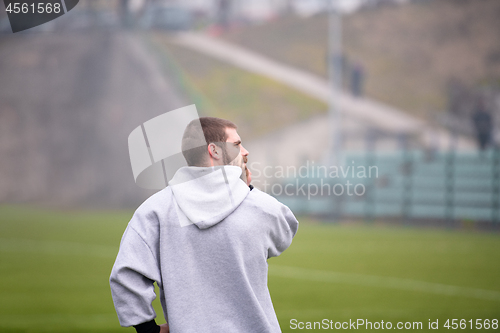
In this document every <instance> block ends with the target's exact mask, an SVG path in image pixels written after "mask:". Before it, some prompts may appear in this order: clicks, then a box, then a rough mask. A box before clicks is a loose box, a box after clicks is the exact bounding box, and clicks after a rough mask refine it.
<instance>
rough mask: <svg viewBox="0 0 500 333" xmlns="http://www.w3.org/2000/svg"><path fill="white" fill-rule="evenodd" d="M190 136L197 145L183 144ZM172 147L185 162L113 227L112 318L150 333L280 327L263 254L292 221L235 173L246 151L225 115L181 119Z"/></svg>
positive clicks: (274, 248) (276, 247) (283, 238)
mask: <svg viewBox="0 0 500 333" xmlns="http://www.w3.org/2000/svg"><path fill="white" fill-rule="evenodd" d="M197 124H199V125H201V129H202V131H200V130H197V128H199V126H197ZM200 136H203V140H204V142H205V143H206V144H203V145H202V146H201V147H200V146H199V145H198V146H197V145H196V144H194V145H193V143H195V142H200V141H199V139H200ZM182 148H183V149H182V150H183V155H184V157H185V159H186V161H187V163H188V166H187V167H183V168H181V169H179V170H178V171H177V172H176V174H175V176H174V177H173V178H172V179H171V181H170V182H169V186H167V187H166V188H165V189H163V190H162V191H160V192H158V193H156V194H154V195H153V196H151V197H150V198H149V199H148V200H146V201H145V202H144V203H143V204H142V205H141V206H140V207H139V208H138V209H137V211H136V212H135V213H134V216H133V217H132V220H131V221H130V222H129V224H128V227H127V229H126V230H125V233H124V235H123V238H122V241H121V244H120V250H119V253H118V256H117V258H116V262H115V264H114V266H113V270H112V272H111V277H110V284H111V292H112V296H113V301H114V304H115V308H116V311H117V314H118V318H119V320H120V324H121V325H122V326H134V327H135V328H136V330H137V331H138V332H155V333H157V332H161V333H165V332H169V330H170V331H171V332H173V333H176V332H182V333H189V332H193V333H200V332H202V333H210V332H217V333H220V332H224V333H226V332H231V333H232V332H252V333H253V332H281V330H280V327H279V323H278V320H277V318H276V314H275V312H274V308H273V305H272V302H271V297H270V294H269V290H268V288H267V259H268V258H270V257H274V256H278V255H280V254H281V253H282V252H283V251H284V250H285V249H286V248H287V247H288V246H289V245H290V244H291V242H292V238H293V237H294V236H295V233H296V232H297V228H298V222H297V220H296V219H295V217H294V215H293V214H292V212H291V211H290V209H288V207H286V206H285V205H283V204H281V203H280V202H278V201H277V200H276V199H274V198H272V197H270V196H269V195H267V194H265V193H263V192H261V191H259V190H257V189H253V190H250V188H249V186H247V184H246V183H245V181H243V180H246V181H248V179H247V174H248V175H249V173H247V172H246V170H247V167H246V161H247V156H248V151H247V150H246V149H245V148H244V147H243V146H242V144H241V139H240V137H239V135H238V133H237V131H236V125H234V124H233V123H232V122H230V121H227V120H223V119H218V118H211V117H202V118H200V119H199V123H198V120H197V121H193V122H191V123H190V124H189V125H188V126H187V128H186V130H185V132H184V136H183V139H182ZM154 282H156V283H157V285H158V287H159V289H160V301H161V304H162V308H163V313H164V316H165V319H166V320H167V324H164V325H161V327H159V326H158V325H157V324H156V323H155V321H154V319H155V317H156V313H155V312H154V310H153V308H152V306H151V302H152V301H153V299H154V298H155V297H156V295H155V293H154V286H153V283H154Z"/></svg>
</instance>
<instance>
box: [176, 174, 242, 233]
mask: <svg viewBox="0 0 500 333" xmlns="http://www.w3.org/2000/svg"><path fill="white" fill-rule="evenodd" d="M241 173H242V170H241V168H240V167H237V166H232V165H224V166H220V167H183V168H180V169H179V170H177V172H176V173H175V175H174V177H173V178H172V179H171V180H170V181H169V187H170V188H171V189H172V193H173V195H174V198H175V202H176V209H177V213H178V215H179V220H180V223H181V226H186V225H189V224H195V225H196V226H197V227H198V228H200V229H207V228H210V227H211V226H213V225H215V224H217V223H219V222H220V221H222V220H223V219H225V218H226V217H227V216H228V215H229V214H231V213H232V212H233V211H234V210H235V209H236V208H237V207H238V206H239V205H240V204H241V203H242V202H243V200H244V199H245V198H246V196H247V195H248V193H249V192H250V189H249V188H248V186H247V185H246V184H245V182H244V181H243V180H242V179H241V178H240V177H241Z"/></svg>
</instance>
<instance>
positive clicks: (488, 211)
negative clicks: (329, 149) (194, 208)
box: [273, 150, 500, 223]
mask: <svg viewBox="0 0 500 333" xmlns="http://www.w3.org/2000/svg"><path fill="white" fill-rule="evenodd" d="M349 166H350V167H351V169H348V167H349ZM370 167H371V168H372V171H373V172H372V175H371V177H370V176H368V175H367V174H366V177H363V173H362V172H361V171H362V170H363V168H364V169H365V170H368V168H370ZM343 168H344V169H343V173H342V172H339V175H338V177H331V176H332V174H329V175H325V172H318V171H317V170H316V174H315V177H307V178H300V179H287V180H286V181H284V182H282V183H280V185H281V188H285V187H286V186H287V185H288V187H287V189H288V191H287V193H289V194H290V193H293V195H287V194H286V193H284V191H283V193H279V195H277V196H278V197H279V199H280V200H281V201H283V202H284V203H286V204H288V205H289V206H290V207H291V208H292V209H293V210H294V211H295V212H296V213H305V214H322V215H334V216H338V217H364V218H367V219H372V218H379V217H400V218H403V219H444V220H460V219H471V220H478V221H493V222H496V223H499V222H500V151H499V150H489V151H485V152H435V153H426V152H422V151H400V152H395V153H381V152H375V153H345V163H344V165H343ZM352 168H354V171H355V172H354V174H353V172H352V171H353V169H352ZM328 170H331V168H328ZM346 171H347V172H346ZM375 171H376V173H375ZM318 173H320V175H319V176H318ZM311 174H312V172H311ZM333 176H335V175H334V174H333ZM348 182H349V183H348ZM347 184H351V186H350V189H351V192H350V194H349V193H347V189H348V186H347ZM355 186H357V190H358V191H357V193H355V192H354V189H355ZM334 187H336V191H335V192H334V191H333V190H332V189H333V188H334ZM299 189H301V190H299ZM321 189H323V191H322V192H323V193H322V192H321V191H320V190H321ZM328 189H330V192H328ZM342 189H343V190H344V191H343V192H342V191H341V190H342ZM273 194H276V193H273Z"/></svg>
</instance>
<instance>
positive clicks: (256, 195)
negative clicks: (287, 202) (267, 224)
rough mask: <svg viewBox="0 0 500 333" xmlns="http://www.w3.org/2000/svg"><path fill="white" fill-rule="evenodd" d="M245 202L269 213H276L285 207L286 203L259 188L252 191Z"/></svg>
mask: <svg viewBox="0 0 500 333" xmlns="http://www.w3.org/2000/svg"><path fill="white" fill-rule="evenodd" d="M244 203H245V204H246V205H251V206H253V207H255V208H257V209H259V210H263V211H266V212H269V213H276V212H278V211H279V210H280V209H281V208H282V207H284V204H282V203H281V202H279V201H278V200H277V199H276V198H274V197H272V196H270V195H269V194H267V193H265V192H262V191H261V190H259V189H257V188H254V189H252V190H251V191H250V193H249V194H248V196H247V198H246V199H245V201H244Z"/></svg>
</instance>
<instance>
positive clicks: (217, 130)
mask: <svg viewBox="0 0 500 333" xmlns="http://www.w3.org/2000/svg"><path fill="white" fill-rule="evenodd" d="M198 124H200V125H201V128H202V130H203V136H204V138H202V137H201V133H200V130H199V125H198ZM226 128H234V129H236V128H237V127H236V125H235V124H234V123H233V122H231V121H229V120H226V119H221V118H215V117H200V119H199V120H198V119H195V120H193V121H191V122H190V123H189V124H188V125H187V127H186V130H185V131H184V135H183V136H182V155H184V158H185V159H186V162H187V164H188V165H189V166H202V165H203V162H204V160H205V159H206V156H207V146H208V144H210V143H215V144H217V145H220V144H219V142H226V140H227V133H226ZM203 141H204V142H206V145H203V146H200V143H201V142H203ZM187 147H190V148H187ZM191 147H196V148H191ZM222 148H223V149H224V148H225V147H224V146H222Z"/></svg>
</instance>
